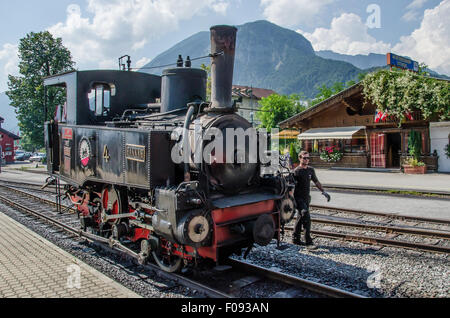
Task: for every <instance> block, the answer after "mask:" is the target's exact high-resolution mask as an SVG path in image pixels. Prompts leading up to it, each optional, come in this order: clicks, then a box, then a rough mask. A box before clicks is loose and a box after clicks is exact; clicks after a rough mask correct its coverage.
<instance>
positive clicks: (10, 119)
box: [0, 93, 19, 134]
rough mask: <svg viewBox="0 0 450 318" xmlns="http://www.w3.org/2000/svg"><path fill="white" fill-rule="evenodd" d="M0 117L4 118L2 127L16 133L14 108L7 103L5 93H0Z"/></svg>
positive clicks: (16, 123) (16, 125)
mask: <svg viewBox="0 0 450 318" xmlns="http://www.w3.org/2000/svg"><path fill="white" fill-rule="evenodd" d="M0 117H3V118H4V119H5V122H4V123H3V124H2V128H4V129H6V130H8V131H10V132H12V133H14V134H17V132H18V131H19V125H18V123H19V122H18V121H17V118H16V113H15V108H14V107H12V106H10V105H9V98H8V96H6V94H5V93H0Z"/></svg>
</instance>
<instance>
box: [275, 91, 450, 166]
mask: <svg viewBox="0 0 450 318" xmlns="http://www.w3.org/2000/svg"><path fill="white" fill-rule="evenodd" d="M362 91H363V86H362V84H360V83H358V84H355V85H353V86H351V87H349V88H347V89H345V90H343V91H341V92H339V93H338V94H336V95H334V96H332V97H330V98H328V99H327V100H324V101H322V102H321V103H319V104H316V105H314V106H313V107H310V108H308V109H306V110H305V111H303V112H301V113H299V114H297V115H295V116H293V117H291V118H289V119H287V120H285V121H283V122H281V123H280V128H281V129H291V130H296V131H298V132H299V135H298V139H299V140H300V141H301V142H302V148H303V149H305V150H307V151H309V152H310V154H311V155H310V156H311V165H313V166H315V167H333V166H334V167H353V168H392V169H401V167H402V164H403V162H404V161H405V160H406V159H407V156H408V136H409V133H410V131H411V130H412V129H413V130H415V131H418V132H420V134H421V135H422V157H421V161H423V162H425V164H426V165H427V170H431V171H437V169H438V157H439V158H440V159H442V160H450V159H448V158H445V157H446V156H445V154H442V152H443V149H438V148H439V147H440V144H439V147H438V148H436V145H435V143H432V141H431V138H430V122H428V121H426V120H423V119H422V118H423V117H422V114H421V112H420V111H416V112H413V113H410V114H408V117H409V118H407V119H405V120H404V121H403V122H402V123H401V124H400V125H399V123H398V121H397V120H396V118H393V117H392V116H389V115H387V116H385V117H384V118H383V119H382V120H380V118H378V119H377V107H376V106H375V105H373V104H371V103H370V102H368V103H367V104H366V105H365V106H364V107H363V105H364V96H363V94H362ZM433 125H434V124H433ZM433 125H431V130H433V129H434V128H433ZM438 126H439V127H440V128H441V132H440V135H442V134H444V135H445V131H447V135H448V133H449V130H450V125H444V124H440V125H438ZM442 130H444V132H442ZM447 139H448V137H447ZM444 142H445V141H444ZM447 142H448V140H447ZM440 143H442V141H441V142H440ZM332 146H334V147H336V148H337V149H339V150H340V151H341V152H342V153H343V157H342V159H341V160H339V161H338V162H327V161H324V160H322V159H321V158H320V153H321V152H322V151H324V150H325V149H330V147H332ZM442 157H444V158H442ZM440 164H441V163H440Z"/></svg>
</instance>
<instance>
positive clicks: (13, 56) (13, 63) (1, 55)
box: [0, 43, 19, 93]
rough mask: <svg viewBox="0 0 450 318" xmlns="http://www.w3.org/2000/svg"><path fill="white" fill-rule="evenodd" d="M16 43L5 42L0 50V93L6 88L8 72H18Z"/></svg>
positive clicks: (15, 74)
mask: <svg viewBox="0 0 450 318" xmlns="http://www.w3.org/2000/svg"><path fill="white" fill-rule="evenodd" d="M17 54H18V48H17V45H14V44H9V43H6V44H4V45H3V47H2V48H1V50H0V93H1V92H4V91H6V90H7V89H8V84H7V83H8V74H11V75H14V76H17V75H18V74H19V57H18V56H17Z"/></svg>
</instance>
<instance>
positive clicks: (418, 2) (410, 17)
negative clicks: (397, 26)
mask: <svg viewBox="0 0 450 318" xmlns="http://www.w3.org/2000/svg"><path fill="white" fill-rule="evenodd" d="M427 1H428V0H414V1H413V2H411V3H410V4H409V5H408V6H407V7H406V10H407V11H406V13H405V14H404V15H403V16H402V19H403V20H405V21H414V20H418V19H419V17H420V14H421V13H422V12H420V11H419V9H421V8H422V7H423V5H424V4H425V3H426V2H427Z"/></svg>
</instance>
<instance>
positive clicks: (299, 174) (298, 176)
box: [294, 167, 318, 200]
mask: <svg viewBox="0 0 450 318" xmlns="http://www.w3.org/2000/svg"><path fill="white" fill-rule="evenodd" d="M294 179H295V191H294V196H295V197H296V198H297V197H299V198H302V199H304V200H309V190H310V186H311V185H310V183H311V181H313V182H317V181H318V179H317V176H316V172H315V171H314V168H312V167H308V168H306V169H302V168H300V167H297V168H295V170H294Z"/></svg>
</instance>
